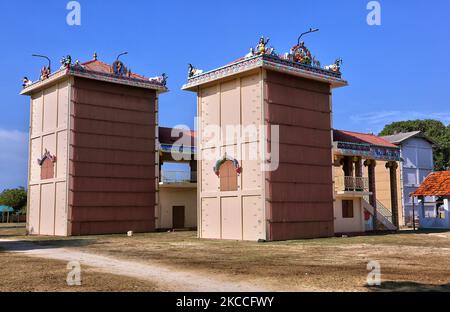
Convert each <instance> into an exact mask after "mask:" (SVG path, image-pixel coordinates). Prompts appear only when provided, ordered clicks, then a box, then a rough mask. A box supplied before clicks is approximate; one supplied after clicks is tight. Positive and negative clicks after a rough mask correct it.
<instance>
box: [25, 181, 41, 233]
mask: <svg viewBox="0 0 450 312" xmlns="http://www.w3.org/2000/svg"><path fill="white" fill-rule="evenodd" d="M40 193H41V186H40V185H32V186H30V189H29V196H30V199H29V205H30V207H28V214H29V215H28V232H29V234H39V219H40V211H39V210H40V205H41V198H40Z"/></svg>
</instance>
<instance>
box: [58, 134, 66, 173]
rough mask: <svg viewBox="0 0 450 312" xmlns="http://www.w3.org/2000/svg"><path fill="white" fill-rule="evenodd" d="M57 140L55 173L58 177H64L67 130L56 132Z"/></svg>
mask: <svg viewBox="0 0 450 312" xmlns="http://www.w3.org/2000/svg"><path fill="white" fill-rule="evenodd" d="M57 140H58V142H57V145H58V148H57V151H56V158H57V159H56V174H57V177H58V178H64V177H66V176H67V159H68V157H67V131H61V132H58V134H57Z"/></svg>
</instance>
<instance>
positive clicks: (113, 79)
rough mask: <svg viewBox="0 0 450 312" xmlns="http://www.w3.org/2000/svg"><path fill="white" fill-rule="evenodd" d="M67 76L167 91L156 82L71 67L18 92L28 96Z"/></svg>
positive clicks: (162, 91)
mask: <svg viewBox="0 0 450 312" xmlns="http://www.w3.org/2000/svg"><path fill="white" fill-rule="evenodd" d="M68 76H74V77H81V78H87V79H93V80H99V81H105V82H110V83H115V84H121V85H127V86H132V87H138V88H145V89H151V90H156V91H157V92H158V93H164V92H167V91H168V89H167V88H166V87H165V86H164V85H163V84H162V83H158V82H156V81H150V80H145V79H137V78H132V77H123V76H120V77H119V76H116V75H114V74H107V73H102V72H97V71H90V70H86V69H84V68H82V67H81V66H79V65H71V66H70V67H67V68H63V69H60V70H58V71H56V72H54V73H52V74H51V75H50V76H49V78H47V79H45V80H39V81H37V82H35V83H33V84H31V85H30V86H28V87H26V88H24V89H23V90H22V92H20V94H21V95H29V94H31V93H33V92H34V91H37V90H39V89H42V88H43V87H44V86H46V85H48V84H51V83H53V82H55V81H57V80H59V79H61V78H63V77H68Z"/></svg>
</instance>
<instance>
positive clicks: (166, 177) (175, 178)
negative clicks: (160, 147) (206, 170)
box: [160, 170, 197, 184]
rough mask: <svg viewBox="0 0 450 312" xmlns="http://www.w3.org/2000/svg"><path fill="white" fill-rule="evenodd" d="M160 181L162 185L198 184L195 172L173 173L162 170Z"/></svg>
mask: <svg viewBox="0 0 450 312" xmlns="http://www.w3.org/2000/svg"><path fill="white" fill-rule="evenodd" d="M160 181H161V182H162V183H167V184H171V183H197V172H195V171H172V170H162V171H161V177H160Z"/></svg>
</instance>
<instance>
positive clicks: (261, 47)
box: [254, 36, 270, 55]
mask: <svg viewBox="0 0 450 312" xmlns="http://www.w3.org/2000/svg"><path fill="white" fill-rule="evenodd" d="M269 41H270V39H269V38H267V39H265V38H264V36H262V37H261V38H260V39H259V43H258V45H257V46H256V49H255V51H254V53H255V55H264V54H266V47H267V44H268V43H269Z"/></svg>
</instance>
